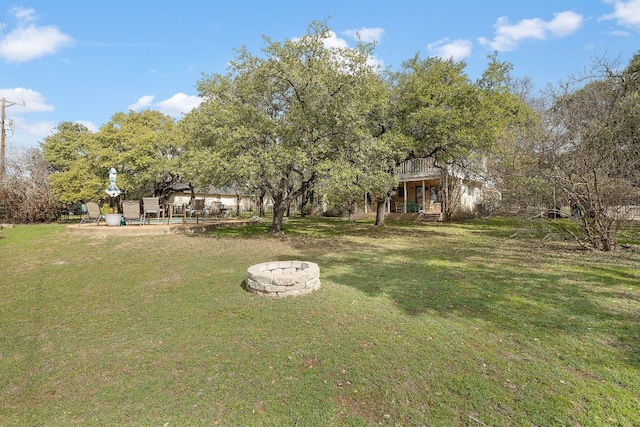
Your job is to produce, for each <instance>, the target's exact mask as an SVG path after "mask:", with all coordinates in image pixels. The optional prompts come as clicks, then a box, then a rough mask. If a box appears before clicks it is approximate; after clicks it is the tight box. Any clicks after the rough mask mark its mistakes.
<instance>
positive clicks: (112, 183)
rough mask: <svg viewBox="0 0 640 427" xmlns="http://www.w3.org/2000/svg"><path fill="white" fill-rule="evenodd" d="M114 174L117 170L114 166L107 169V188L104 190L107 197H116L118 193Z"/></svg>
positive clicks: (116, 173)
mask: <svg viewBox="0 0 640 427" xmlns="http://www.w3.org/2000/svg"><path fill="white" fill-rule="evenodd" d="M116 175H118V172H117V171H116V170H115V168H111V170H110V171H109V188H107V189H106V190H105V191H106V193H107V194H108V195H109V197H118V196H119V195H120V189H119V188H118V186H117V185H116Z"/></svg>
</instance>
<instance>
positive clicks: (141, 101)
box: [127, 95, 156, 111]
mask: <svg viewBox="0 0 640 427" xmlns="http://www.w3.org/2000/svg"><path fill="white" fill-rule="evenodd" d="M155 98H156V97H155V95H145V96H142V97H140V98H138V100H137V101H136V102H135V103H133V104H131V105H129V106H128V107H127V109H128V110H134V111H137V110H142V109H143V108H147V107H149V106H151V105H152V104H153V100H154V99H155Z"/></svg>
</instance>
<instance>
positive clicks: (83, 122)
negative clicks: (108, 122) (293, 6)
mask: <svg viewBox="0 0 640 427" xmlns="http://www.w3.org/2000/svg"><path fill="white" fill-rule="evenodd" d="M76 123H80V124H81V125H84V126H86V127H87V129H89V131H90V132H98V130H100V129H99V128H98V126H96V125H95V124H94V123H93V122H90V121H88V120H76Z"/></svg>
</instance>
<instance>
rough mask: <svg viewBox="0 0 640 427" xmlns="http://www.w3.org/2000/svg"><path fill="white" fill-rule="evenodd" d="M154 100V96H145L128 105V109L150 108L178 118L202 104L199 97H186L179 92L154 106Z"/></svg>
mask: <svg viewBox="0 0 640 427" xmlns="http://www.w3.org/2000/svg"><path fill="white" fill-rule="evenodd" d="M154 99H155V96H154V95H145V96H143V97H140V98H139V99H138V101H136V102H135V103H134V104H131V105H129V109H130V110H134V111H137V110H142V109H145V108H152V109H155V110H158V111H160V112H161V113H164V114H167V115H169V116H171V117H174V118H180V117H181V116H182V115H183V114H187V113H189V112H191V110H193V109H194V108H196V107H197V106H198V105H200V103H201V102H202V98H200V97H199V96H196V95H187V94H184V93H181V92H180V93H176V94H175V95H173V96H172V97H171V98H168V99H165V100H164V101H160V102H156V103H155V104H154V103H153V100H154Z"/></svg>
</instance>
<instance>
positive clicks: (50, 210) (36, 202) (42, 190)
mask: <svg viewBox="0 0 640 427" xmlns="http://www.w3.org/2000/svg"><path fill="white" fill-rule="evenodd" d="M49 173H50V167H49V164H48V162H47V161H46V160H45V158H44V155H43V153H42V151H40V150H38V149H30V150H27V151H25V152H24V153H22V154H20V155H18V156H15V157H13V158H10V159H9V160H8V161H7V171H6V174H5V177H4V179H3V180H2V181H0V201H2V208H3V209H2V212H1V213H2V216H3V218H2V220H3V221H10V222H15V223H31V222H47V221H51V220H53V219H55V218H56V216H57V214H58V212H59V210H60V209H59V208H60V205H59V203H58V202H56V200H55V199H54V196H53V192H52V191H51V186H50V185H49V181H48V178H49Z"/></svg>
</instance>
